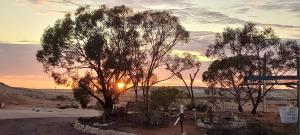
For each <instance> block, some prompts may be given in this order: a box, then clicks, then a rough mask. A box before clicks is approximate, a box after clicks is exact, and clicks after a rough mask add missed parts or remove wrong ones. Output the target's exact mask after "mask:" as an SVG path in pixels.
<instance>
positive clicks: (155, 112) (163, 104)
mask: <svg viewBox="0 0 300 135" xmlns="http://www.w3.org/2000/svg"><path fill="white" fill-rule="evenodd" d="M179 93H180V91H179V90H178V89H175V88H171V87H162V88H159V89H157V90H153V91H152V92H151V95H150V97H149V98H150V100H149V110H148V112H147V111H146V110H147V108H146V107H147V106H146V104H144V103H142V104H139V105H138V108H139V110H140V111H141V112H142V113H143V114H144V115H145V116H146V117H147V116H148V117H149V119H146V117H144V118H145V119H144V120H146V122H147V123H150V124H154V125H156V126H164V125H167V124H168V122H170V121H171V120H173V117H172V116H173V114H172V112H167V111H168V107H169V106H170V105H171V104H172V103H174V102H175V101H176V98H177V96H178V95H179ZM171 117H172V118H171ZM149 120H150V121H149Z"/></svg>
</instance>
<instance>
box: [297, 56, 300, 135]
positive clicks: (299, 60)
mask: <svg viewBox="0 0 300 135" xmlns="http://www.w3.org/2000/svg"><path fill="white" fill-rule="evenodd" d="M299 76H300V56H299V54H298V55H297V77H298V78H299ZM299 94H300V81H299V80H298V81H297V106H298V122H297V124H298V135H300V116H299V114H300V98H299Z"/></svg>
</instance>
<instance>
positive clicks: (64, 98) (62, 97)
mask: <svg viewBox="0 0 300 135" xmlns="http://www.w3.org/2000/svg"><path fill="white" fill-rule="evenodd" d="M66 99H67V98H66V97H65V96H64V95H60V96H56V98H55V100H59V101H65V100H66Z"/></svg>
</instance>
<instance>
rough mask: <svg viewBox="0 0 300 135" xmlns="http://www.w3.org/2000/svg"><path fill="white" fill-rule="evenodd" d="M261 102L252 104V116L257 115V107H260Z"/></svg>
mask: <svg viewBox="0 0 300 135" xmlns="http://www.w3.org/2000/svg"><path fill="white" fill-rule="evenodd" d="M259 102H260V100H257V101H256V103H255V104H252V105H253V107H252V110H251V114H253V115H255V114H256V111H257V107H258V105H259Z"/></svg>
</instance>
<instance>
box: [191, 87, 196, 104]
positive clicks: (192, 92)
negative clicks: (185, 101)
mask: <svg viewBox="0 0 300 135" xmlns="http://www.w3.org/2000/svg"><path fill="white" fill-rule="evenodd" d="M191 105H192V107H193V108H195V99H194V91H193V89H192V88H191Z"/></svg>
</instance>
